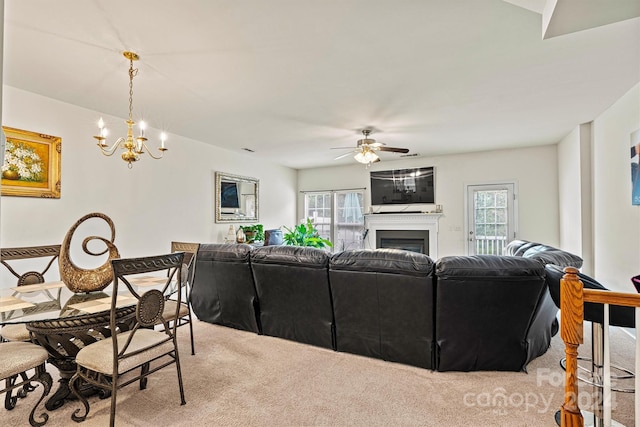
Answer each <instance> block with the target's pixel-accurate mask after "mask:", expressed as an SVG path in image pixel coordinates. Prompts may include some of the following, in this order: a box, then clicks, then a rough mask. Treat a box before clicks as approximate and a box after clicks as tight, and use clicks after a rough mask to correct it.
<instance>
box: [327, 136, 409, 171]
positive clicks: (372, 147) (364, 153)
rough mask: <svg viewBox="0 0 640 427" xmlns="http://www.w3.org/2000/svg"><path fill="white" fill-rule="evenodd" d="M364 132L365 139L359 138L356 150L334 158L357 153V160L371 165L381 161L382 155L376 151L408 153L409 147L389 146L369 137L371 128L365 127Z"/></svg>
mask: <svg viewBox="0 0 640 427" xmlns="http://www.w3.org/2000/svg"><path fill="white" fill-rule="evenodd" d="M362 134H363V135H364V138H363V139H359V140H358V145H357V147H356V149H355V150H352V151H350V152H348V153H345V154H342V155H340V156H338V157H336V158H335V159H334V160H338V159H342V158H343V157H347V156H349V155H351V154H352V153H355V155H354V156H353V158H354V159H356V161H358V162H360V163H363V164H365V165H370V164H371V163H375V162H379V161H380V157H379V156H378V155H377V154H376V151H389V152H392V153H408V152H409V149H407V148H396V147H387V146H385V144H384V143H382V142H376V140H375V139H372V138H369V135H370V134H371V130H370V129H363V130H362ZM345 148H349V147H339V148H334V149H336V150H341V149H345Z"/></svg>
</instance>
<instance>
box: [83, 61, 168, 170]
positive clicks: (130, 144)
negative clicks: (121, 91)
mask: <svg viewBox="0 0 640 427" xmlns="http://www.w3.org/2000/svg"><path fill="white" fill-rule="evenodd" d="M123 55H124V57H125V58H127V59H128V60H129V119H128V120H126V123H127V136H126V137H120V138H118V139H117V140H116V141H115V142H114V143H113V145H111V146H109V145H108V144H107V135H108V133H109V132H108V131H107V128H106V127H104V120H102V117H100V120H99V121H98V128H99V129H100V135H98V136H94V138H95V139H97V140H98V147H100V151H102V154H104V155H105V156H112V155H113V154H114V153H115V152H116V149H117V148H118V147H120V148H121V149H122V150H124V152H123V153H122V156H121V157H122V160H124V161H125V162H127V163H128V164H129V165H128V166H129V169H131V168H132V167H133V162H137V161H138V160H140V157H139V156H140V154H143V153H145V150H146V153H147V154H148V155H149V156H150V157H151V158H153V159H156V160H159V159H161V158H162V156H164V152H165V151H167V148H165V146H164V143H165V141H166V139H167V137H166V135H165V133H164V132H162V133H161V134H160V148H158V150H160V155H158V156H154V155H153V154H151V152H150V151H149V148H148V147H147V143H146V141H147V138H145V136H144V130H145V127H146V125H145V123H144V122H143V121H140V124H139V125H138V127H139V128H140V134H139V135H138V136H136V137H134V136H133V125H135V122H134V121H133V78H134V77H135V76H136V75H138V69H137V68H133V61H137V60H138V59H140V57H139V56H138V54H136V53H134V52H128V51H127V52H123Z"/></svg>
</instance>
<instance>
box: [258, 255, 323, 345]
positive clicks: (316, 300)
mask: <svg viewBox="0 0 640 427" xmlns="http://www.w3.org/2000/svg"><path fill="white" fill-rule="evenodd" d="M329 256H330V254H329V253H328V252H327V251H325V250H323V249H318V248H312V247H300V246H264V247H260V248H255V249H254V250H253V251H251V267H252V270H253V275H254V276H253V277H254V280H255V285H256V291H257V293H258V299H259V301H260V323H261V325H262V332H263V333H264V334H265V335H270V336H274V337H280V338H286V339H289V340H293V341H298V342H302V343H306V344H312V345H316V346H319V347H326V348H331V349H334V350H335V338H334V321H333V306H332V302H331V292H330V289H329V271H328V266H329Z"/></svg>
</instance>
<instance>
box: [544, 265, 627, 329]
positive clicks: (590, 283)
mask: <svg viewBox="0 0 640 427" xmlns="http://www.w3.org/2000/svg"><path fill="white" fill-rule="evenodd" d="M545 273H546V281H547V285H548V287H549V292H550V293H551V298H553V302H554V303H555V304H556V306H557V307H558V308H560V279H562V276H564V271H563V269H562V268H560V267H558V266H557V265H552V264H547V265H546V266H545ZM578 278H579V279H580V280H581V281H582V284H583V285H584V288H585V289H600V290H604V291H607V290H609V289H607V288H606V287H604V286H603V285H602V284H600V283H599V282H598V281H597V280H595V279H593V278H591V277H589V276H587V275H586V274H584V273H578ZM584 320H587V321H589V322H594V323H598V324H603V323H604V306H603V305H602V304H596V303H592V302H585V303H584ZM635 322H636V315H635V308H634V307H624V306H620V305H612V306H610V307H609V324H610V325H611V326H621V327H623V328H635V327H636V323H635Z"/></svg>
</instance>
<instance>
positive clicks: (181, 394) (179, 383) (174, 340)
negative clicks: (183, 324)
mask: <svg viewBox="0 0 640 427" xmlns="http://www.w3.org/2000/svg"><path fill="white" fill-rule="evenodd" d="M173 343H174V345H175V349H176V351H175V356H176V357H175V359H176V371H177V373H178V387H179V388H180V404H181V405H186V404H187V401H186V400H185V399H184V387H183V386H182V370H181V369H180V355H179V354H178V342H177V341H176V337H175V335H174V336H173Z"/></svg>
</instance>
